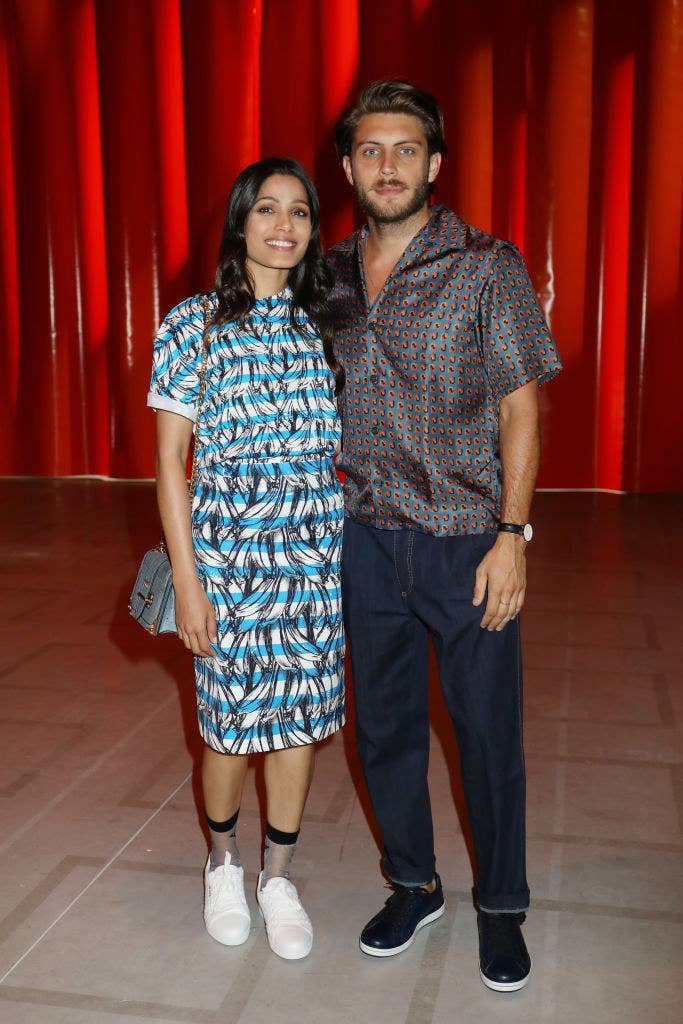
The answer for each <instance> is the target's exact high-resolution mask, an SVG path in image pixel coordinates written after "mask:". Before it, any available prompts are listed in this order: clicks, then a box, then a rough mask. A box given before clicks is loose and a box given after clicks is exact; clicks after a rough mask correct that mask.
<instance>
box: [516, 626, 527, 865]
mask: <svg viewBox="0 0 683 1024" xmlns="http://www.w3.org/2000/svg"><path fill="white" fill-rule="evenodd" d="M515 625H516V627H517V657H516V659H515V661H516V672H515V676H516V680H515V681H516V684H517V715H518V720H519V746H520V753H521V757H522V778H523V780H524V817H525V819H526V761H525V758H524V711H523V708H522V664H521V662H522V636H521V630H520V628H519V616H517V617H516V618H515ZM521 831H522V834H521V841H520V847H521V850H520V854H521V857H522V860H521V863H522V864H524V865H525V867H526V821H524V822H523V823H522V830H521ZM524 874H525V876H526V870H525V872H524Z"/></svg>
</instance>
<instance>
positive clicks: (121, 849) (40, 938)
mask: <svg viewBox="0 0 683 1024" xmlns="http://www.w3.org/2000/svg"><path fill="white" fill-rule="evenodd" d="M191 778H192V772H191V771H190V772H188V774H187V775H186V776H185V778H184V779H182V780H181V782H179V783H178V785H177V786H176V787H175V789H173V790H172V791H171V792H170V793H169V794H168V796H167V797H166V798H165V800H163V801H162V803H161V804H159V806H158V807H157V809H156V810H155V811H154V812H153V813H152V814H150V815H148V817H147V818H146V819H145V821H144V822H143V823H142V825H140V827H139V828H137V829H136V830H135V832H133V834H132V835H131V836H130V837H129V838H128V839H127V840H126V842H125V843H124V844H123V845H122V846H121V847H119V849H118V850H117V851H116V853H115V854H114V855H113V856H112V857H110V858H109V860H108V861H107V862H106V864H104V865H103V866H102V867H101V868H100V869H99V871H97V873H96V874H95V875H94V876H93V877H92V878H91V879H90V881H89V882H88V884H87V885H85V886H84V887H83V889H81V891H80V892H79V893H78V894H77V895H76V896H74V898H73V899H72V900H71V901H70V902H69V903H68V904H67V905H66V907H64V909H63V910H62V911H61V912H60V913H59V914H58V915H57V917H56V918H55V919H54V920H53V921H52V922H51V923H50V924H49V925H48V926H47V928H45V929H44V930H43V931H42V932H41V934H40V935H39V936H38V937H37V938H36V939H35V941H34V942H32V943H31V945H30V946H29V947H28V949H27V950H25V951H24V953H22V955H21V956H20V957H19V958H18V960H16V961H15V962H14V963H13V964H12V966H11V967H10V968H8V970H7V971H5V973H4V974H3V975H2V977H0V985H2V984H3V982H4V981H5V980H6V979H7V978H8V977H9V975H10V974H11V973H12V972H13V971H14V970H15V969H16V968H17V967H18V966H19V965H20V964H21V963H22V962H23V961H24V960H25V959H26V958H27V957H28V956H30V954H31V953H32V952H33V950H34V949H35V948H36V947H37V946H38V945H39V944H40V943H41V942H42V941H43V939H44V938H45V937H46V935H48V934H49V933H50V932H51V931H52V929H53V928H54V927H55V926H56V925H57V924H58V923H59V922H60V921H61V920H62V918H64V917H65V916H66V915H67V914H68V913H69V911H70V910H71V909H72V908H73V907H74V906H75V905H76V904H77V903H78V902H79V900H80V899H81V898H82V897H83V896H84V895H85V893H86V892H88V890H89V889H90V888H92V886H93V885H94V884H95V882H97V881H98V879H100V878H101V877H102V875H103V874H104V873H105V871H106V870H107V869H108V868H109V867H111V866H112V865H113V864H114V862H115V861H117V860H118V858H119V857H120V856H121V854H122V853H123V852H124V851H125V850H127V849H128V847H129V846H130V845H131V843H133V842H134V841H135V840H136V839H137V838H138V836H139V835H141V833H142V832H143V831H144V830H145V828H146V827H147V825H149V824H150V823H151V822H152V821H153V820H154V818H156V817H157V815H158V814H160V813H161V811H162V810H163V809H164V807H165V806H166V804H167V803H169V802H170V801H171V800H172V799H173V797H174V796H175V795H176V793H178V792H179V791H180V790H181V789H182V787H183V786H184V785H185V784H186V783H187V782H189V781H190V779H191Z"/></svg>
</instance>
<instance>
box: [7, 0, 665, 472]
mask: <svg viewBox="0 0 683 1024" xmlns="http://www.w3.org/2000/svg"><path fill="white" fill-rule="evenodd" d="M682 37H683V3H682V2H681V0H632V2H624V0H622V2H618V0H542V2H532V0H491V2H490V3H488V4H479V5H474V4H464V3H463V4H460V3H452V2H450V0H391V2H389V0H386V2H384V0H344V2H343V3H340V2H338V0H149V2H146V3H139V0H117V2H116V3H115V4H114V3H112V2H111V0H5V2H4V4H3V5H2V7H1V8H0V217H1V218H2V233H1V237H0V330H2V337H3V340H2V345H1V352H2V357H1V363H0V427H1V429H2V437H3V444H2V446H1V447H0V473H3V474H47V475H64V474H81V473H89V474H102V475H105V476H115V477H133V478H138V477H148V476H151V475H152V473H153V460H154V424H153V418H152V416H151V414H150V413H149V412H148V411H147V410H146V408H145V394H146V391H147V385H148V379H149V369H150V357H151V344H152V337H153V334H154V331H155V328H156V325H157V323H158V321H159V319H160V317H161V316H162V315H163V314H164V312H165V311H166V310H167V309H168V308H170V306H172V305H173V304H175V303H176V302H178V301H179V300H180V299H182V298H183V297H185V296H186V295H187V294H189V293H190V292H192V291H198V290H201V289H204V288H208V287H210V286H211V283H212V280H213V274H214V269H215V262H216V253H217V246H218V241H219V237H220V232H221V226H222V219H223V211H224V206H225V200H226V197H227V193H228V191H229V188H230V185H231V182H232V180H233V179H234V177H235V175H236V174H237V173H238V171H239V170H240V169H241V168H242V167H243V166H245V165H246V164H247V163H249V162H251V161H252V160H255V159H258V158H259V157H260V156H265V155H271V154H277V155H287V156H294V157H296V158H297V159H299V160H301V161H302V162H303V163H304V165H305V166H306V167H307V168H308V169H309V170H310V171H311V173H312V174H313V176H314V178H315V180H316V182H317V184H318V187H319V191H320V195H321V201H322V206H323V232H324V237H325V241H326V244H332V243H333V242H335V241H337V240H339V239H340V238H342V237H344V236H345V235H346V234H348V232H349V231H350V230H352V228H353V227H354V224H356V223H358V213H357V211H356V210H355V208H354V204H353V201H352V196H351V194H350V191H349V189H348V186H347V184H346V181H345V178H344V176H343V174H342V171H341V169H340V167H339V165H338V162H337V159H336V155H335V153H334V146H333V128H334V123H335V121H336V119H337V117H338V116H339V114H340V113H341V111H342V110H343V108H344V107H345V106H346V105H347V104H348V103H349V102H350V101H351V100H352V99H353V97H354V96H355V94H356V93H357V91H358V90H359V89H360V88H361V87H362V86H363V85H364V84H367V83H368V82H370V81H372V80H374V79H377V78H382V77H388V76H398V77H405V78H409V79H411V80H413V81H415V82H416V83H417V84H419V85H421V86H423V87H424V88H426V89H428V90H430V91H432V92H434V93H435V94H436V95H437V97H438V98H439V100H440V102H441V103H442V106H443V109H444V113H445V117H446V126H447V139H448V144H449V150H450V151H449V154H448V156H447V157H446V159H445V161H444V164H443V167H442V172H441V175H440V181H439V189H438V198H439V199H441V200H442V201H444V202H446V203H448V204H449V205H451V206H453V207H454V208H455V209H456V210H458V212H459V213H460V214H461V215H462V216H463V217H464V218H465V219H466V220H468V221H470V222H471V223H474V224H477V225H478V226H480V227H482V228H484V229H486V230H489V231H492V232H493V233H494V234H497V235H499V236H502V237H506V238H510V239H511V240H512V241H513V242H515V244H517V245H519V247H520V248H521V249H522V251H523V253H524V255H525V259H526V261H527V266H528V268H529V272H530V274H531V277H532V280H533V282H534V285H535V287H536V289H537V292H538V294H539V298H540V300H541V303H542V305H543V306H544V309H545V310H546V313H547V315H548V318H549V320H550V323H551V326H552V329H553V332H554V334H555V337H556V339H557V341H558V344H559V347H560V350H561V353H562V356H563V360H564V363H565V372H564V373H563V374H562V376H561V377H560V378H558V380H557V381H556V382H554V383H553V385H552V387H550V388H548V389H547V391H545V392H543V393H542V417H543V431H544V457H543V465H542V468H541V475H540V479H539V483H540V484H541V485H543V486H550V487H587V488H592V487H595V488H607V489H613V490H621V489H629V490H635V491H649V490H675V489H680V488H681V487H682V486H683V415H682V413H681V402H680V399H679V398H678V394H677V391H678V388H679V381H680V379H681V376H682V375H683V345H682V344H681V340H682V339H681V322H682V319H683V318H682V314H683V309H682V298H681V292H682V288H681V281H682V274H681V230H682V219H681V215H682V212H683V207H682V196H681V183H682V180H683V81H682V79H683V48H682Z"/></svg>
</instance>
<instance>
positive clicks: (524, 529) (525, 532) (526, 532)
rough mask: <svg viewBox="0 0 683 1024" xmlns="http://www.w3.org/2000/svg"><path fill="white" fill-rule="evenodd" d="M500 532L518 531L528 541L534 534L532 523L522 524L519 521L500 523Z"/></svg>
mask: <svg viewBox="0 0 683 1024" xmlns="http://www.w3.org/2000/svg"><path fill="white" fill-rule="evenodd" d="M498 533H517V534H519V536H520V537H524V540H525V541H526V542H527V543H528V542H529V541H530V540H531V538H532V537H533V535H534V531H533V528H532V526H531V523H525V524H524V526H520V525H519V523H498Z"/></svg>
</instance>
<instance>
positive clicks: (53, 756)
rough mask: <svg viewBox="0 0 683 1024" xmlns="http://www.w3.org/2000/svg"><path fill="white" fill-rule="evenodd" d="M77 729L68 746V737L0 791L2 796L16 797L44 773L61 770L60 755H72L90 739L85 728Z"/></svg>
mask: <svg viewBox="0 0 683 1024" xmlns="http://www.w3.org/2000/svg"><path fill="white" fill-rule="evenodd" d="M2 724H3V723H2V721H0V725H2ZM44 724H48V723H44ZM72 728H74V727H72ZM76 728H77V733H76V734H75V735H72V737H71V738H70V739H69V740H68V745H67V739H66V737H65V738H64V739H63V740H62V741H61V742H59V743H56V744H55V745H54V747H52V748H51V749H50V750H49V751H48V752H47V753H44V754H43V756H42V757H41V758H40V759H39V761H38V763H37V764H36V765H35V767H34V768H31V770H30V771H28V772H22V773H21V774H20V775H18V776H17V777H16V779H14V781H13V782H10V783H8V784H7V785H6V786H5V787H3V789H1V790H0V796H3V797H9V798H12V797H15V796H16V795H17V793H18V792H20V790H22V789H23V788H24V787H25V786H29V785H30V784H31V782H33V781H34V780H35V779H36V778H39V777H40V776H41V775H43V773H44V772H46V771H48V770H50V769H51V770H52V771H53V772H54V770H55V769H59V767H60V754H64V753H67V754H70V753H71V752H72V751H73V750H74V749H77V748H78V747H79V746H80V745H81V744H82V743H84V742H85V741H86V740H87V739H89V737H90V733H89V731H88V730H87V728H86V727H85V726H78V727H76Z"/></svg>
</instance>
